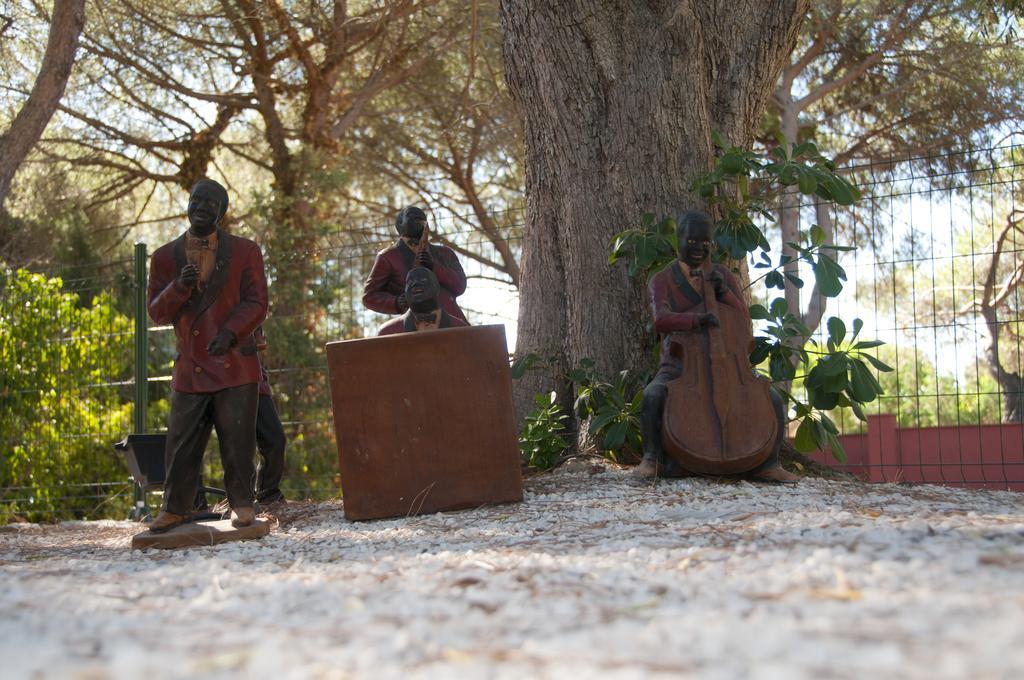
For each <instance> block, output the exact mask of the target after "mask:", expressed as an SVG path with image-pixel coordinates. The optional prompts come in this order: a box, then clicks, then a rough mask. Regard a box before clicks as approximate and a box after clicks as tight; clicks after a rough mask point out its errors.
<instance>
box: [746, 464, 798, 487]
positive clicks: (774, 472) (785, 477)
mask: <svg viewBox="0 0 1024 680" xmlns="http://www.w3.org/2000/svg"><path fill="white" fill-rule="evenodd" d="M751 479H752V480H753V481H755V482H768V483H769V484H796V483H797V482H799V481H800V477H799V476H798V475H794V474H793V473H792V472H790V471H789V470H785V469H783V467H782V466H781V465H778V466H776V467H773V468H768V469H767V470H761V471H760V472H758V473H756V474H754V475H751Z"/></svg>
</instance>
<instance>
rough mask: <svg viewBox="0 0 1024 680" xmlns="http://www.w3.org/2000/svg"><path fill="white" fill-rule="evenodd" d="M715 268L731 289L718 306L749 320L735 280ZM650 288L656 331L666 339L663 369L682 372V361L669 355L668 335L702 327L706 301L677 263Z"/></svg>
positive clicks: (659, 274) (663, 350) (665, 271)
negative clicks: (701, 318) (723, 306)
mask: <svg viewBox="0 0 1024 680" xmlns="http://www.w3.org/2000/svg"><path fill="white" fill-rule="evenodd" d="M683 266H686V265H683ZM713 267H714V269H716V270H717V271H718V272H720V273H721V274H722V276H723V277H724V278H725V283H726V286H727V287H728V290H726V292H725V296H724V297H723V298H722V300H721V301H720V302H719V304H725V305H729V306H730V307H734V308H736V309H738V310H739V311H740V312H742V314H743V316H744V317H745V318H746V319H747V320H748V321H749V319H750V310H749V309H747V306H746V305H745V304H743V299H742V298H741V296H740V285H739V282H738V281H737V280H736V277H735V276H733V274H732V272H730V271H729V270H728V269H727V268H725V267H724V266H722V265H720V264H716V265H713ZM647 287H648V292H649V293H650V297H651V311H652V312H653V315H654V330H655V331H657V332H658V333H659V334H661V335H663V336H664V338H663V339H662V341H661V368H672V369H681V368H682V365H681V364H680V362H679V360H678V359H676V358H675V357H673V356H672V354H671V352H670V348H671V342H670V339H669V334H670V333H675V332H678V331H692V330H694V329H697V328H700V322H699V318H700V315H701V314H703V313H704V312H706V311H707V309H706V308H705V307H704V298H703V296H702V295H701V293H700V291H698V290H696V289H695V288H694V287H693V284H691V283H690V281H689V279H688V278H687V277H686V276H685V275H684V274H683V272H682V271H680V269H679V261H678V260H676V261H673V262H672V264H670V265H669V266H667V267H665V268H664V269H662V270H661V271H660V272H658V273H657V274H655V275H654V276H652V277H651V281H650V283H649V284H648V285H647Z"/></svg>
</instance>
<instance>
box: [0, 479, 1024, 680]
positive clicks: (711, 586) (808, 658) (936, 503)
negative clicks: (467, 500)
mask: <svg viewBox="0 0 1024 680" xmlns="http://www.w3.org/2000/svg"><path fill="white" fill-rule="evenodd" d="M526 486H527V493H526V500H525V502H524V503H522V504H520V505H510V506H501V507H495V508H486V509H480V510H473V511H468V512H461V513H449V514H438V515H430V516H425V517H414V518H409V519H401V520H394V521H377V522H363V523H349V522H347V521H345V519H344V517H343V515H342V510H341V504H340V503H337V502H334V503H324V504H317V505H313V504H297V505H294V504H293V505H292V506H290V510H289V511H288V513H287V515H283V516H282V517H281V518H280V519H281V525H280V527H278V528H277V529H276V530H275V531H274V532H273V533H272V534H271V535H270V536H269V537H267V538H266V539H263V540H261V541H256V542H248V543H231V544H225V545H221V546H217V547H206V548H193V549H188V550H179V551H173V552H164V551H146V552H139V551H135V552H132V551H130V550H129V548H128V546H129V542H130V537H131V534H132V533H134V532H135V531H137V530H138V526H137V525H132V524H130V523H128V522H111V521H102V522H80V523H65V524H62V525H59V526H56V527H43V526H36V525H12V526H8V527H3V528H0V659H2V666H0V676H3V677H4V678H23V677H30V678H32V677H54V678H76V677H78V678H89V679H91V680H97V679H100V678H128V677H147V678H154V677H186V676H198V675H202V676H204V677H212V678H217V677H237V676H241V677H248V676H252V677H257V676H258V677H273V678H280V679H284V678H336V677H337V678H345V677H372V678H375V679H376V678H398V677H403V678H404V677H410V676H413V677H437V678H453V677H457V678H525V677H541V678H547V677H554V678H562V677H576V678H590V677H608V678H642V677H643V678H646V677H659V676H664V677H680V676H691V675H692V676H699V677H702V678H704V677H706V678H802V677H807V678H812V677H813V678H818V677H837V678H865V677H875V676H877V677H884V678H889V677H911V678H918V677H920V678H946V677H949V678H954V677H956V678H963V677H971V678H1014V679H1017V678H1021V677H1024V494H1014V493H1011V492H989V491H965V490H959V489H949V488H939V487H925V486H922V487H912V488H907V487H897V486H890V485H879V486H865V485H862V484H857V483H850V482H835V481H825V480H804V481H803V482H802V483H801V484H800V485H799V486H797V487H796V488H791V487H772V486H754V485H751V484H748V483H745V482H738V483H737V482H719V481H713V480H700V479H688V480H674V481H662V482H658V483H656V484H638V483H636V482H633V481H632V480H631V479H630V478H629V476H628V474H627V473H626V472H624V471H621V470H618V469H614V468H609V469H605V468H602V467H590V468H587V467H586V466H585V465H584V466H583V467H582V468H577V469H576V470H564V471H560V472H557V473H554V474H551V475H544V476H539V477H536V478H533V479H530V480H528V481H527V485H526Z"/></svg>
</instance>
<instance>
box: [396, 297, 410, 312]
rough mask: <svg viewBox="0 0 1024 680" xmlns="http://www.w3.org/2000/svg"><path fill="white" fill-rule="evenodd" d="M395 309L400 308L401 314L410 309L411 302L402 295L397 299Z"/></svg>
mask: <svg viewBox="0 0 1024 680" xmlns="http://www.w3.org/2000/svg"><path fill="white" fill-rule="evenodd" d="M395 307H398V313H399V314H401V313H403V312H405V310H407V309H409V301H408V300H407V299H406V298H405V293H402V294H401V295H399V296H398V297H396V298H395Z"/></svg>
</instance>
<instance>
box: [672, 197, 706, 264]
mask: <svg viewBox="0 0 1024 680" xmlns="http://www.w3.org/2000/svg"><path fill="white" fill-rule="evenodd" d="M676 238H677V239H679V259H680V260H682V261H683V262H685V263H686V264H688V265H690V266H691V267H699V266H700V265H701V264H702V263H703V262H704V260H706V259H707V258H708V256H709V255H711V246H712V244H713V243H714V240H715V225H714V223H713V222H712V221H711V216H710V215H708V214H707V213H706V212H704V211H703V210H688V211H686V212H685V213H683V214H682V215H680V216H679V217H678V218H676Z"/></svg>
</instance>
